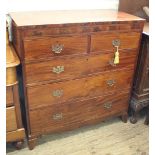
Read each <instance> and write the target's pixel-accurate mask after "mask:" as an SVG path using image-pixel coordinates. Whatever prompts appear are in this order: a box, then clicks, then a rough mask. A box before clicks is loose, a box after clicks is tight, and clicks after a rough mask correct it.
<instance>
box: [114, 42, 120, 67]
mask: <svg viewBox="0 0 155 155" xmlns="http://www.w3.org/2000/svg"><path fill="white" fill-rule="evenodd" d="M112 44H113V46H114V47H116V52H115V56H114V64H119V50H118V48H119V46H120V40H119V39H115V40H113V41H112Z"/></svg>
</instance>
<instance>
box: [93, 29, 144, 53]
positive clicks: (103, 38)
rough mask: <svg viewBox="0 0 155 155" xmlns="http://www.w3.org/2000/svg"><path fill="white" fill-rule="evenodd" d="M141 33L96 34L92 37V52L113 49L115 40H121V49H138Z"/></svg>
mask: <svg viewBox="0 0 155 155" xmlns="http://www.w3.org/2000/svg"><path fill="white" fill-rule="evenodd" d="M140 36H141V35H140V33H136V32H132V33H117V32H116V33H114V34H107V35H105V34H104V35H102V34H101V33H100V34H94V35H92V38H91V52H98V51H105V50H113V51H115V50H116V49H115V47H114V46H113V44H112V41H113V40H120V46H119V49H137V48H138V43H139V40H140Z"/></svg>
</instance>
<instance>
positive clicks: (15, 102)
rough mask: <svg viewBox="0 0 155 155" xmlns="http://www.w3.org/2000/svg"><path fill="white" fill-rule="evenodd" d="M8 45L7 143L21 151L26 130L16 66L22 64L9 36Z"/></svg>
mask: <svg viewBox="0 0 155 155" xmlns="http://www.w3.org/2000/svg"><path fill="white" fill-rule="evenodd" d="M6 36H7V35H6ZM6 43H7V44H6V142H13V144H14V146H15V147H16V148H17V149H21V148H22V145H23V142H24V138H25V129H24V128H23V124H22V119H21V109H20V102H19V92H18V80H17V76H16V66H18V65H19V63H20V62H19V59H18V57H17V55H16V53H15V51H14V49H13V47H12V46H11V44H9V42H8V36H7V40H6Z"/></svg>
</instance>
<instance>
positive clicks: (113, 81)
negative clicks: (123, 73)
mask: <svg viewBox="0 0 155 155" xmlns="http://www.w3.org/2000/svg"><path fill="white" fill-rule="evenodd" d="M115 83H116V81H115V80H107V84H108V85H109V86H113V85H114V84H115Z"/></svg>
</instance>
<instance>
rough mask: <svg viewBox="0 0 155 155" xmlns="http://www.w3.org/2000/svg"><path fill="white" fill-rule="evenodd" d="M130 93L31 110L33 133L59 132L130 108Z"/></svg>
mask: <svg viewBox="0 0 155 155" xmlns="http://www.w3.org/2000/svg"><path fill="white" fill-rule="evenodd" d="M128 99H129V95H128V93H127V92H126V93H123V94H112V95H108V96H102V97H97V98H92V99H88V100H83V101H81V102H73V103H69V104H67V105H61V106H60V105H53V106H49V107H46V108H41V109H38V110H33V111H30V112H29V114H30V127H31V133H32V134H33V133H34V134H36V133H38V132H40V133H41V132H43V133H44V132H46V131H47V132H48V131H50V132H52V131H53V132H58V131H62V130H70V129H73V128H77V127H80V126H82V125H86V124H91V123H94V122H97V121H99V120H100V121H102V120H103V119H104V118H105V117H108V116H112V115H115V114H118V113H121V112H124V111H126V110H127V108H128Z"/></svg>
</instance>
